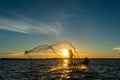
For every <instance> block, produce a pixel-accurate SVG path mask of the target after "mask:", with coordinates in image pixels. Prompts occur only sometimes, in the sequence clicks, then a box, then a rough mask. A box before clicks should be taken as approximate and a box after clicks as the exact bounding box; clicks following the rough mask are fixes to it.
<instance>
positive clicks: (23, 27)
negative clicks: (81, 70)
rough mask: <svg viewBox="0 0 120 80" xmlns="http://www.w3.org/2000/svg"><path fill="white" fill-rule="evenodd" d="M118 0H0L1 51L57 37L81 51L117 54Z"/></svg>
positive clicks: (119, 29) (119, 48)
mask: <svg viewBox="0 0 120 80" xmlns="http://www.w3.org/2000/svg"><path fill="white" fill-rule="evenodd" d="M119 4H120V1H119V0H0V45H1V46H0V53H1V54H3V53H4V54H5V53H9V52H18V51H25V50H26V49H30V48H33V47H35V46H38V45H40V44H44V43H51V42H55V41H59V40H68V41H70V42H72V43H74V44H75V45H76V46H77V48H78V49H79V50H80V51H82V52H81V53H83V54H88V55H93V57H94V55H106V57H111V56H112V57H116V56H117V57H119V56H120V54H119V51H120V5H119Z"/></svg>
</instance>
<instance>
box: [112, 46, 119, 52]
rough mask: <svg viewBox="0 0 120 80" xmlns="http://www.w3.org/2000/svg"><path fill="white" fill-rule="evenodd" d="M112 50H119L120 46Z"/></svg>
mask: <svg viewBox="0 0 120 80" xmlns="http://www.w3.org/2000/svg"><path fill="white" fill-rule="evenodd" d="M112 50H116V51H120V47H116V48H113V49H112Z"/></svg>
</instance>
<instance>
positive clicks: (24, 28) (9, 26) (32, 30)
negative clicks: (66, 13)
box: [0, 18, 62, 35]
mask: <svg viewBox="0 0 120 80" xmlns="http://www.w3.org/2000/svg"><path fill="white" fill-rule="evenodd" d="M23 19H24V20H15V19H9V18H1V19H0V29H3V30H9V31H15V32H20V33H25V34H39V33H41V34H45V35H60V33H61V32H62V25H61V23H60V22H55V23H54V24H53V23H49V24H48V23H42V22H38V21H33V20H31V19H28V18H23Z"/></svg>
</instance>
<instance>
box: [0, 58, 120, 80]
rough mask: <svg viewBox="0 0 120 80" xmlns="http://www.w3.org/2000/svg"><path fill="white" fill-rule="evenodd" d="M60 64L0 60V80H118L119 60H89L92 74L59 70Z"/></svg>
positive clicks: (56, 62) (53, 61)
mask: <svg viewBox="0 0 120 80" xmlns="http://www.w3.org/2000/svg"><path fill="white" fill-rule="evenodd" d="M77 61H78V60H77ZM77 61H76V62H77ZM62 64H64V60H62V59H61V60H0V80H120V59H117V60H115V59H113V60H112V59H111V60H110V59H109V60H107V59H105V60H102V59H101V60H90V63H89V69H90V70H91V71H92V72H85V73H82V72H80V71H74V72H73V71H72V70H68V69H59V68H60V67H59V66H60V65H62ZM52 68H56V70H53V71H52V72H50V70H51V69H52ZM57 69H59V70H57Z"/></svg>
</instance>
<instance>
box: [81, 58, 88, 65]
mask: <svg viewBox="0 0 120 80" xmlns="http://www.w3.org/2000/svg"><path fill="white" fill-rule="evenodd" d="M82 63H83V64H84V65H88V63H89V60H88V58H87V57H85V59H84V61H83V62H82Z"/></svg>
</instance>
